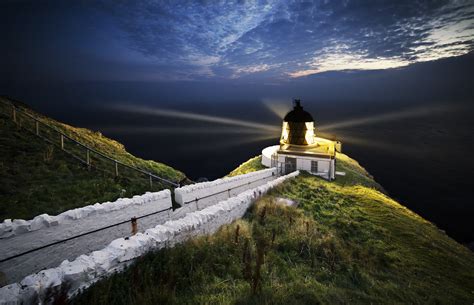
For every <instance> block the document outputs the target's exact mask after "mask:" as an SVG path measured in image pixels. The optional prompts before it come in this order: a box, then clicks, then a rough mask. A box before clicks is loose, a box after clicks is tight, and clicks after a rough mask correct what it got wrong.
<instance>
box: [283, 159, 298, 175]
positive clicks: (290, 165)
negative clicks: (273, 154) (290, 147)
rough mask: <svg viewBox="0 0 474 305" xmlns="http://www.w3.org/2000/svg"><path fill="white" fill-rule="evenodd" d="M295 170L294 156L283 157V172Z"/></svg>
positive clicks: (287, 172)
mask: <svg viewBox="0 0 474 305" xmlns="http://www.w3.org/2000/svg"><path fill="white" fill-rule="evenodd" d="M295 170H296V158H291V157H285V174H289V173H291V172H294V171H295Z"/></svg>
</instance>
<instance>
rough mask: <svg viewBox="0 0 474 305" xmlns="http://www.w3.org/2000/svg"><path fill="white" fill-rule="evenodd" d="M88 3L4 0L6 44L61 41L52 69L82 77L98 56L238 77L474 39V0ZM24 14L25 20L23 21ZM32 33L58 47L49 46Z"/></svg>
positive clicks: (377, 62)
mask: <svg viewBox="0 0 474 305" xmlns="http://www.w3.org/2000/svg"><path fill="white" fill-rule="evenodd" d="M86 4H87V5H86ZM89 4H91V3H86V2H81V3H80V4H77V3H76V4H67V3H65V2H63V1H53V0H50V1H44V2H32V1H23V2H8V4H4V8H6V10H3V11H4V12H5V13H4V15H5V16H7V15H8V16H13V17H7V22H8V23H10V24H12V25H14V26H15V27H17V28H20V29H23V30H24V31H23V32H22V33H20V34H19V35H18V31H15V30H14V29H11V30H9V31H8V33H5V35H7V36H8V35H11V37H10V39H9V40H10V44H11V45H12V46H14V48H12V50H13V49H15V48H16V49H19V50H21V52H24V53H25V52H26V54H25V55H24V56H23V57H27V58H29V60H32V59H31V58H47V57H48V54H51V53H54V52H56V51H57V50H60V49H63V50H61V51H62V52H60V53H59V55H57V58H58V59H60V61H61V62H62V63H64V64H61V65H60V66H61V67H58V68H57V69H55V71H56V72H57V74H58V75H61V73H66V74H67V71H63V70H70V71H74V72H70V74H74V75H78V76H82V77H84V78H91V74H94V70H93V67H101V66H103V67H104V68H101V69H100V71H98V72H97V73H98V74H99V75H100V78H107V77H110V78H115V77H117V73H109V74H107V73H106V72H104V71H107V68H106V67H107V66H109V65H114V66H115V67H125V66H126V67H129V68H128V69H127V70H128V71H129V73H127V74H129V76H130V78H131V79H133V78H134V77H136V76H135V74H139V73H140V72H141V71H142V70H143V68H141V67H143V66H147V67H149V68H150V70H152V71H153V72H150V73H145V74H144V77H141V78H139V79H143V78H145V79H147V78H148V79H150V80H154V79H203V78H204V79H208V78H232V79H235V78H240V77H242V76H244V75H248V74H255V75H260V76H262V77H270V78H274V79H275V78H277V79H287V78H288V77H298V76H304V75H309V74H314V73H318V72H324V71H338V70H353V69H362V70H363V69H367V70H371V69H385V68H393V67H401V66H406V65H409V64H412V63H415V62H420V61H430V60H436V59H440V58H445V57H452V56H458V55H462V54H466V53H468V52H470V51H471V50H472V46H473V39H474V26H473V20H474V3H472V2H471V1H373V2H369V1H355V0H346V1H286V0H260V1H257V0H256V1H239V2H235V1H191V0H189V1H157V0H145V1H112V0H104V1H101V2H99V3H98V4H94V5H93V6H90V5H89ZM25 8H26V9H25ZM25 11H26V12H27V13H25ZM5 16H4V17H5ZM25 16H26V18H25ZM21 17H22V18H25V19H26V20H28V22H29V23H28V22H27V23H26V24H25V23H23V22H21V21H20V18H21ZM8 18H10V19H8ZM48 18H49V19H48ZM45 20H46V22H45ZM7 29H8V28H7ZM2 31H5V32H6V31H7V30H6V29H3V30H2ZM38 32H39V33H38ZM12 33H15V35H13V34H12ZM31 36H34V37H36V39H37V37H41V38H42V39H44V41H48V42H49V43H52V44H57V45H58V48H53V50H50V49H48V48H45V46H44V44H42V43H41V42H39V41H36V42H35V40H34V39H31ZM43 37H44V38H43ZM32 41H33V42H34V43H32ZM25 50H28V51H25ZM78 50H79V51H78ZM21 52H20V53H21ZM15 54H16V53H15V52H12V53H10V54H9V58H10V59H9V61H10V62H15V60H17V61H18V57H16V55H15ZM45 54H46V55H45ZM63 57H64V59H61V58H63ZM79 57H80V58H81V59H80V60H79V62H80V61H81V60H82V61H83V62H84V61H86V62H87V61H89V62H94V63H95V64H94V65H93V66H92V70H91V71H90V72H88V73H84V65H83V64H81V65H74V64H73V63H72V62H74V60H71V59H72V58H79ZM33 61H35V62H36V61H38V59H34V60H33ZM20 65H21V64H20ZM65 65H66V67H65V68H64V66H65ZM134 67H135V71H134ZM120 76H121V78H126V77H125V75H123V74H122V75H120Z"/></svg>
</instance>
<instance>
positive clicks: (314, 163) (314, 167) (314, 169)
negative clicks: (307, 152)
mask: <svg viewBox="0 0 474 305" xmlns="http://www.w3.org/2000/svg"><path fill="white" fill-rule="evenodd" d="M311 172H312V173H317V172H318V161H311Z"/></svg>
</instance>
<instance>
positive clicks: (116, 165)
mask: <svg viewBox="0 0 474 305" xmlns="http://www.w3.org/2000/svg"><path fill="white" fill-rule="evenodd" d="M114 162H115V177H118V163H117V160H115V161H114Z"/></svg>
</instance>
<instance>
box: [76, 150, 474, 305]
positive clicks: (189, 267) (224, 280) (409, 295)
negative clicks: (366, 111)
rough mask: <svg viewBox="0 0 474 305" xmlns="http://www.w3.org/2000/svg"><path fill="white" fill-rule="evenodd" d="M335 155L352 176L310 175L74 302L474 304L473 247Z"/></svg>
mask: <svg viewBox="0 0 474 305" xmlns="http://www.w3.org/2000/svg"><path fill="white" fill-rule="evenodd" d="M258 160H259V159H258V158H253V159H251V160H250V161H249V162H246V163H244V164H242V165H241V166H240V168H238V169H237V170H235V171H233V172H232V173H243V172H248V171H251V170H252V164H253V165H255V167H254V169H255V170H256V169H259V168H260V164H259V162H258ZM337 162H338V163H337V169H338V171H341V170H343V171H345V172H346V176H344V177H338V179H337V180H336V181H334V182H327V181H324V180H322V179H319V178H316V177H314V176H311V175H308V174H304V173H303V174H301V175H300V176H299V177H298V178H296V179H292V180H290V181H287V182H285V183H283V184H282V185H280V186H279V187H277V188H275V189H274V190H272V191H271V192H270V193H269V194H267V195H266V196H264V197H263V198H262V199H260V200H259V201H258V202H257V203H256V204H255V205H254V207H253V208H252V209H251V210H250V211H249V212H248V214H247V215H246V217H245V218H244V219H243V220H239V221H236V222H234V223H232V224H230V225H227V226H224V227H222V228H221V229H220V230H219V231H218V232H217V233H216V234H214V235H213V236H204V237H199V238H194V239H192V240H189V241H187V242H185V243H184V244H181V245H177V246H175V247H174V248H167V249H162V250H159V251H156V252H154V253H149V254H148V255H146V256H144V257H142V258H140V259H138V260H137V261H136V262H135V263H134V264H132V265H131V266H130V267H129V268H128V269H127V270H125V271H124V272H123V273H118V274H114V275H113V276H111V277H109V278H107V279H104V280H101V281H99V282H97V283H96V284H95V285H93V286H92V287H91V288H89V289H87V290H86V291H84V292H83V293H82V294H81V295H79V296H78V297H77V298H75V299H74V300H73V303H74V304H348V303H350V304H471V303H472V300H473V299H474V255H473V254H472V252H470V251H469V250H468V249H467V248H464V247H463V246H461V245H460V244H458V243H456V242H455V241H454V240H452V239H451V238H449V237H448V236H447V235H446V234H445V233H444V232H442V231H440V230H438V229H437V228H436V227H435V226H434V225H433V224H431V223H430V222H428V221H426V220H424V219H422V218H421V217H419V216H418V215H416V214H415V213H413V212H411V211H410V210H408V209H406V208H405V207H403V206H401V205H400V204H398V203H397V202H395V201H394V200H392V199H390V198H389V197H388V196H387V195H385V194H384V193H383V192H382V191H383V190H382V189H381V187H380V186H379V185H378V184H377V183H376V182H375V181H373V179H372V178H371V177H370V176H369V175H368V174H367V172H366V171H365V170H364V169H363V168H362V167H360V165H359V164H358V163H357V162H356V161H354V160H352V159H350V158H349V157H347V156H345V155H342V154H339V155H338V161H337ZM280 197H283V198H289V199H292V200H294V201H296V202H298V203H299V205H298V207H287V206H282V205H280V204H277V203H276V202H278V200H276V199H277V198H280Z"/></svg>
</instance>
